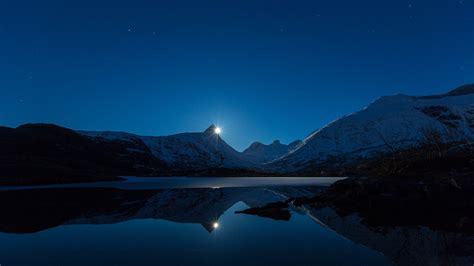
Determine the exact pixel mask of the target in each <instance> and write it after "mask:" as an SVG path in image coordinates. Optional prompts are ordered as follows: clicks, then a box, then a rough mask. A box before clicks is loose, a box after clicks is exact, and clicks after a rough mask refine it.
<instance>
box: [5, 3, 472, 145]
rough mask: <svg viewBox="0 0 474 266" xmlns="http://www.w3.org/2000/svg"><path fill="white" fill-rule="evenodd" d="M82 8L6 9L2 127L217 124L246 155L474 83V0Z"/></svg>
mask: <svg viewBox="0 0 474 266" xmlns="http://www.w3.org/2000/svg"><path fill="white" fill-rule="evenodd" d="M8 2H10V3H8ZM39 2H41V3H39ZM65 2H68V3H65ZM72 2H73V1H29V2H28V1H2V2H1V3H0V125H5V126H18V125H19V124H22V123H26V122H49V123H56V124H59V125H63V126H66V127H70V128H75V129H85V130H122V131H129V132H133V133H137V134H144V135H167V134H173V133H177V132H185V131H201V130H204V129H205V128H206V127H207V126H208V125H210V124H211V123H219V124H220V125H221V126H222V127H223V129H224V131H223V138H224V139H226V140H227V142H228V143H230V144H231V145H233V146H234V147H236V148H237V149H239V150H241V149H243V148H244V147H246V146H247V145H249V144H250V143H251V142H252V141H254V140H259V141H262V142H264V143H269V142H271V141H272V140H273V139H280V140H281V141H283V142H289V141H292V140H294V139H297V138H304V137H305V136H306V135H307V134H309V133H310V132H311V131H313V130H315V129H317V128H319V127H321V126H323V125H325V124H326V123H328V122H330V121H332V120H334V119H336V118H337V117H339V116H341V115H344V114H347V113H350V112H353V111H356V110H358V109H360V108H362V107H364V106H366V105H367V104H368V103H370V102H371V101H373V100H375V99H376V98H377V97H379V96H382V95H389V94H396V93H404V94H415V95H423V94H435V93H442V92H445V91H447V90H449V89H452V88H453V87H456V86H458V85H461V84H464V83H471V82H474V0H462V1H458V0H445V1H436V0H426V1H416V0H413V1H404V0H401V1H395V0H394V1H380V0H373V1H368V0H361V1H353V0H351V1H349V0H348V1H327V0H325V1H316V0H308V1H276V0H268V1H257V0H253V1H202V0H200V1H196V0H192V1H148V2H145V1H138V0H135V1H126V2H125V1H102V2H100V1H95V3H94V2H92V1H91V2H87V1H80V2H79V1H77V3H76V4H73V3H72ZM97 2H100V3H97Z"/></svg>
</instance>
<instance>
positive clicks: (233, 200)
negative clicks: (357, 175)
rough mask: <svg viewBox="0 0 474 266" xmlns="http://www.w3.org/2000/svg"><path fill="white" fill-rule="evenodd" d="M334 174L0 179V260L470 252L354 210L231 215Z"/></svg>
mask: <svg viewBox="0 0 474 266" xmlns="http://www.w3.org/2000/svg"><path fill="white" fill-rule="evenodd" d="M335 180H337V179H330V178H296V179H291V178H247V179H245V178H244V179H241V178H230V179H227V178H199V179H194V178H165V179H162V180H161V181H160V180H158V179H141V178H133V177H132V178H127V181H124V182H110V183H96V184H76V185H70V184H69V185H55V186H43V187H40V188H31V187H29V188H25V187H23V188H21V187H10V188H6V187H4V188H2V189H3V190H2V191H0V212H1V213H2V216H1V217H2V219H1V220H0V264H1V265H2V266H3V265H393V264H394V263H395V264H400V265H437V263H439V262H449V264H446V265H451V263H452V264H453V265H468V264H465V263H468V262H469V263H472V261H471V259H472V257H469V256H464V255H462V256H461V255H459V254H458V255H456V254H450V253H449V249H448V247H446V243H448V242H449V241H450V240H451V239H456V240H457V241H458V244H459V241H462V240H463V239H462V238H460V237H459V236H456V235H452V234H450V233H445V232H437V231H431V230H430V229H427V228H412V227H410V228H404V227H390V228H382V229H384V230H382V231H380V229H381V228H376V229H374V228H370V227H368V226H366V225H364V223H363V222H362V221H361V219H360V218H358V217H357V215H350V216H340V215H339V214H338V213H337V212H335V211H334V210H332V209H329V208H325V209H312V208H311V207H308V206H299V207H297V206H293V205H291V204H290V205H289V207H288V209H287V210H286V211H288V213H289V214H290V216H289V217H288V219H284V218H278V217H277V218H275V217H273V218H272V217H265V215H263V216H262V215H260V216H258V215H250V214H245V213H236V212H238V211H243V210H246V209H249V208H255V207H262V206H265V205H266V204H269V203H275V202H283V201H285V200H287V199H288V198H296V197H311V196H314V195H316V194H317V193H320V192H321V191H322V190H324V189H325V187H326V186H327V185H329V184H330V183H331V182H333V181H335ZM456 237H457V238H456ZM446 241H447V242H446ZM443 245H444V246H443ZM469 265H471V264H469Z"/></svg>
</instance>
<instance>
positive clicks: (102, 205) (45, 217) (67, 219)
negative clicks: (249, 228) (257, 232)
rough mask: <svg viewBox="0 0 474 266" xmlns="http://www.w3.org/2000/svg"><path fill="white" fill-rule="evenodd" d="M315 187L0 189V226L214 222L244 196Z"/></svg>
mask: <svg viewBox="0 0 474 266" xmlns="http://www.w3.org/2000/svg"><path fill="white" fill-rule="evenodd" d="M320 189H321V188H318V187H273V188H263V187H254V188H251V187H248V188H244V187H242V188H219V189H212V188H195V189H166V190H118V189H112V188H56V189H32V190H16V191H2V192H0V212H1V213H2V219H1V220H0V231H1V232H8V233H33V232H37V231H41V230H45V229H48V228H52V227H56V226H59V225H64V224H111V223H118V222H123V221H127V220H132V219H146V218H154V219H164V220H169V221H174V222H180V223H198V224H202V225H203V226H204V227H205V228H206V230H208V231H212V224H213V222H215V221H217V220H218V219H219V217H220V216H221V215H222V214H223V213H224V212H225V211H226V210H227V209H229V208H230V207H232V205H234V204H235V203H237V202H239V201H243V202H244V203H246V204H247V205H248V206H251V207H258V206H262V205H265V204H266V203H269V202H274V201H280V200H282V199H286V198H287V197H298V196H307V195H313V194H314V193H316V192H317V191H319V190H320Z"/></svg>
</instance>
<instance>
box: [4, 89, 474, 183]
mask: <svg viewBox="0 0 474 266" xmlns="http://www.w3.org/2000/svg"><path fill="white" fill-rule="evenodd" d="M215 129H216V127H215V125H211V126H209V127H208V128H207V129H206V130H204V131H203V132H194V133H180V134H175V135H170V136H139V135H135V134H131V133H126V132H112V131H75V130H71V129H66V128H63V127H59V126H56V125H51V124H26V125H22V126H19V127H17V128H8V127H0V147H1V149H0V159H1V161H0V168H1V169H2V171H1V173H0V176H1V177H2V179H1V182H0V183H4V184H8V183H18V178H21V180H22V182H24V183H36V182H40V183H43V182H46V183H55V182H75V181H90V180H97V179H100V180H102V179H114V178H117V176H123V175H140V176H159V175H220V176H226V175H228V176H231V175H232V176H238V175H303V174H304V175H321V174H323V173H324V172H323V171H322V170H325V169H336V168H341V167H345V166H348V165H353V164H356V163H359V162H360V161H361V160H369V159H373V158H377V157H380V156H384V155H386V154H390V153H394V152H397V151H400V150H407V149H416V148H417V147H419V146H420V145H423V144H426V143H427V142H439V143H464V144H465V143H470V142H472V140H474V85H465V86H462V87H459V88H457V89H454V90H452V91H450V92H448V93H445V94H441V95H432V96H408V95H394V96H385V97H381V98H379V99H377V100H376V101H374V102H373V103H371V104H369V105H368V106H367V107H366V108H364V109H362V110H360V111H357V112H355V113H352V114H349V115H346V116H344V117H341V118H339V119H336V120H335V121H333V122H331V123H329V124H328V125H326V126H325V127H323V128H321V129H318V130H316V131H314V132H313V133H311V134H310V135H309V136H307V137H306V138H305V139H304V140H302V141H301V140H296V141H294V142H292V143H290V144H288V145H285V144H282V143H280V141H278V140H275V141H274V142H273V143H271V144H269V145H265V144H262V143H259V142H254V143H253V144H251V145H250V146H249V147H248V148H247V149H245V150H244V151H243V152H238V151H236V150H235V149H234V148H232V147H231V146H230V145H228V144H227V143H226V142H225V141H224V140H223V139H222V138H221V136H220V135H219V134H217V133H216V132H215ZM38 180H39V181H38Z"/></svg>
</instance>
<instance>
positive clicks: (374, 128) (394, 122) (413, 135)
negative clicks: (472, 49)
mask: <svg viewBox="0 0 474 266" xmlns="http://www.w3.org/2000/svg"><path fill="white" fill-rule="evenodd" d="M466 87H469V86H463V93H456V91H458V92H459V90H455V91H452V92H450V93H447V94H444V95H441V96H433V97H431V96H425V97H414V96H407V95H395V96H385V97H381V98H379V99H378V100H376V101H374V102H373V103H371V104H370V105H369V106H367V107H366V108H364V109H362V110H360V111H358V112H355V113H353V114H350V115H347V116H344V117H342V118H340V119H337V120H335V121H333V122H331V123H330V124H328V125H327V126H325V127H323V128H322V129H320V130H317V131H315V132H314V133H312V134H311V135H309V136H308V137H307V138H305V139H304V140H303V144H302V145H301V146H300V147H299V148H298V149H296V150H294V151H293V152H290V153H289V154H288V155H286V156H284V157H282V158H280V159H278V160H276V161H274V162H271V163H269V164H267V165H266V166H265V167H266V169H270V170H272V171H276V172H293V171H300V170H303V169H304V168H306V167H309V166H310V165H311V166H315V165H316V166H317V165H318V164H320V163H324V162H326V161H328V160H331V159H335V158H337V159H339V161H343V162H350V161H351V159H354V158H367V157H372V156H375V155H377V154H379V153H381V152H389V151H392V150H398V149H403V148H408V147H411V146H416V145H417V144H419V143H420V142H421V141H423V140H424V139H425V138H426V136H427V134H429V133H430V132H438V133H439V134H440V135H441V136H442V137H443V139H444V140H445V141H455V140H466V139H467V140H473V139H474V93H472V92H471V90H469V89H467V90H466Z"/></svg>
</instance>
